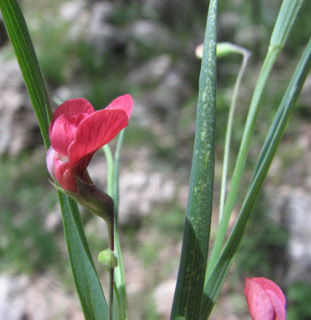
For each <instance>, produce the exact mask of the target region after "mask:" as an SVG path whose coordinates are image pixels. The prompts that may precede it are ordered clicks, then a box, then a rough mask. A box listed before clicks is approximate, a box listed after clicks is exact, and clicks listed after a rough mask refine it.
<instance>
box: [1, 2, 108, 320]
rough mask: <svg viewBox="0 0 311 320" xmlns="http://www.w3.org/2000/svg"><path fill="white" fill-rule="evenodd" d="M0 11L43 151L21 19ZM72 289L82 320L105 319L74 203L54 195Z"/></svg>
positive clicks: (34, 74)
mask: <svg viewBox="0 0 311 320" xmlns="http://www.w3.org/2000/svg"><path fill="white" fill-rule="evenodd" d="M0 9H1V12H2V16H3V19H4V22H5V25H6V28H7V31H8V34H9V36H10V39H11V42H12V45H13V48H14V51H15V54H16V57H17V60H18V63H19V66H20V68H21V71H22V74H23V77H24V81H25V84H26V87H27V90H28V93H29V96H30V99H31V102H32V104H33V107H34V110H35V113H36V116H37V118H38V122H39V126H40V130H41V134H42V137H43V140H44V144H45V146H46V148H48V147H49V145H50V141H49V135H48V127H49V121H50V118H51V114H52V112H51V107H50V102H49V99H48V95H47V92H46V87H45V84H44V81H43V77H42V74H41V70H40V67H39V64H38V60H37V57H36V54H35V51H34V48H33V45H32V42H31V38H30V35H29V32H28V29H27V26H26V22H25V19H24V16H23V14H22V12H21V10H20V7H19V5H18V3H17V1H16V0H0ZM58 197H59V200H60V205H61V210H62V214H63V222H64V229H65V236H66V241H67V247H68V252H69V258H70V262H71V268H72V271H73V276H74V280H75V284H76V288H77V291H78V294H79V298H80V301H81V305H82V309H83V312H84V315H85V318H86V319H88V320H102V319H108V310H107V303H106V300H105V297H104V295H103V292H102V288H101V285H100V283H99V280H98V276H97V273H96V270H95V267H94V263H93V260H92V257H91V254H90V251H89V248H88V244H87V240H86V237H85V234H84V230H83V224H82V221H81V218H80V213H79V210H78V207H77V205H76V203H75V202H74V201H73V200H72V199H70V198H68V197H67V196H65V195H64V194H63V193H61V192H58Z"/></svg>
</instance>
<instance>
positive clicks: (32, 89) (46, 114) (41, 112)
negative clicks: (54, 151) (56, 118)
mask: <svg viewBox="0 0 311 320" xmlns="http://www.w3.org/2000/svg"><path fill="white" fill-rule="evenodd" d="M0 8H1V12H2V16H3V20H4V23H5V26H6V29H7V31H8V35H9V37H10V40H11V42H12V45H13V48H14V51H15V54H16V58H17V61H18V63H19V66H20V69H21V71H22V74H23V77H24V81H25V84H26V87H27V90H28V94H29V97H30V100H31V103H32V105H33V108H34V110H35V113H36V116H37V118H38V122H39V126H40V130H41V134H42V137H43V141H44V144H45V146H46V148H48V147H49V145H50V141H49V134H48V128H49V118H50V116H51V113H52V111H51V105H50V102H49V99H48V95H47V91H46V87H45V84H44V81H43V77H42V73H41V70H40V67H39V63H38V59H37V56H36V53H35V50H34V48H33V45H32V42H31V39H30V35H29V32H28V29H27V25H26V22H25V19H24V16H23V13H22V11H21V9H20V7H19V5H18V3H17V1H16V0H0Z"/></svg>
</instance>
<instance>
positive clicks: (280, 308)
mask: <svg viewBox="0 0 311 320" xmlns="http://www.w3.org/2000/svg"><path fill="white" fill-rule="evenodd" d="M244 294H245V297H246V301H247V304H248V309H249V313H250V314H251V317H252V319H253V320H285V319H286V300H285V296H284V294H283V292H282V290H281V289H280V288H279V286H277V285H276V284H275V283H274V282H273V281H271V280H269V279H266V278H252V279H246V280H245V288H244Z"/></svg>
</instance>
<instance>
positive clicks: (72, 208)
mask: <svg viewBox="0 0 311 320" xmlns="http://www.w3.org/2000/svg"><path fill="white" fill-rule="evenodd" d="M58 195H59V199H60V204H61V210H62V215H63V223H64V231H65V236H66V241H67V248H68V254H69V259H70V263H71V266H72V273H73V278H74V281H75V284H76V288H77V292H78V295H79V298H80V301H81V306H82V310H83V313H84V316H85V319H88V320H89V319H90V320H102V319H108V306H107V303H106V300H105V297H104V294H103V291H102V287H101V284H100V282H99V279H98V276H97V273H96V269H95V266H94V263H93V259H92V257H91V253H90V250H89V247H88V244H87V240H86V237H85V234H84V230H83V224H82V220H81V217H80V214H79V210H78V207H77V204H76V202H75V201H73V200H72V199H71V198H69V197H67V196H66V195H64V194H63V193H60V192H58Z"/></svg>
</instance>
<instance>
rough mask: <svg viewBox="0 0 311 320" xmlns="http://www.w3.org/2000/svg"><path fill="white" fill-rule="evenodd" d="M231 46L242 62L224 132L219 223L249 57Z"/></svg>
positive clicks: (242, 49) (246, 53) (248, 54)
mask: <svg viewBox="0 0 311 320" xmlns="http://www.w3.org/2000/svg"><path fill="white" fill-rule="evenodd" d="M231 46H233V47H234V48H235V49H236V50H235V52H236V53H240V54H242V55H243V61H242V64H241V67H240V70H239V74H238V77H237V79H236V82H235V86H234V89H233V94H232V100H231V104H230V111H229V116H228V123H227V131H226V139H225V149H224V160H223V170H222V179H221V188H220V206H219V222H220V221H221V219H222V217H223V212H224V205H225V198H226V187H227V176H228V166H229V156H230V146H231V136H232V128H233V119H234V112H235V108H236V101H237V97H238V92H239V88H240V84H241V80H242V77H243V74H244V72H245V69H246V65H247V62H248V59H249V56H250V53H249V52H248V51H247V50H245V49H244V48H242V47H239V46H235V45H231Z"/></svg>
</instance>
